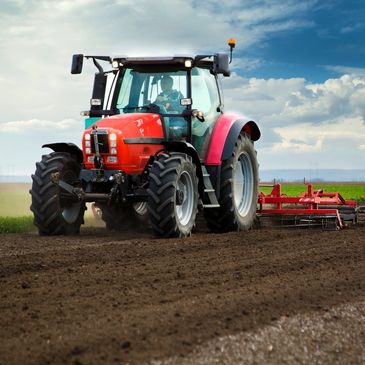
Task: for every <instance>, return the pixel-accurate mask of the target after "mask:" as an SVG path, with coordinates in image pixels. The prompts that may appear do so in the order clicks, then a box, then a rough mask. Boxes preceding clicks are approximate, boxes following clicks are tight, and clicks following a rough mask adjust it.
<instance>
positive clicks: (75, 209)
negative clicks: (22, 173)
mask: <svg viewBox="0 0 365 365" xmlns="http://www.w3.org/2000/svg"><path fill="white" fill-rule="evenodd" d="M80 168H81V167H80V164H79V163H78V162H77V161H76V160H75V159H74V158H73V157H72V156H71V155H70V154H69V153H66V152H53V153H51V154H49V155H45V156H42V160H41V161H40V162H37V163H36V171H35V174H34V175H32V179H33V184H32V189H31V190H30V194H31V195H32V205H31V207H30V209H31V210H32V211H33V214H34V224H35V225H36V226H37V227H38V231H39V234H41V235H59V234H76V233H79V231H80V226H81V224H82V223H84V220H83V217H84V211H85V209H86V207H85V204H84V203H82V202H78V201H75V200H74V199H73V198H72V197H70V195H69V194H67V193H64V192H63V191H62V190H61V188H60V187H59V186H58V185H56V184H55V183H53V181H52V174H53V173H55V172H58V173H59V177H60V179H61V180H63V181H65V182H66V183H68V184H71V185H73V186H77V185H78V184H79V173H80Z"/></svg>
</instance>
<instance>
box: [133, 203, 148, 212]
mask: <svg viewBox="0 0 365 365" xmlns="http://www.w3.org/2000/svg"><path fill="white" fill-rule="evenodd" d="M133 209H134V211H135V212H136V213H137V214H138V215H145V214H146V213H147V202H138V203H134V204H133Z"/></svg>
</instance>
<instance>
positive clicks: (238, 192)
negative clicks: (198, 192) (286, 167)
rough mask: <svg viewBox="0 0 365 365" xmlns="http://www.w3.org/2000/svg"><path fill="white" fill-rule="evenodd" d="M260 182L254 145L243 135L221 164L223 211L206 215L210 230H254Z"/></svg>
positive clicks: (221, 207)
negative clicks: (252, 228)
mask: <svg viewBox="0 0 365 365" xmlns="http://www.w3.org/2000/svg"><path fill="white" fill-rule="evenodd" d="M258 180H259V178H258V163H257V157H256V151H255V149H254V146H253V143H252V141H251V140H250V139H249V138H248V137H247V136H245V135H240V136H239V137H238V139H237V142H236V145H235V148H234V151H233V153H232V156H231V157H230V158H228V159H227V160H225V161H223V162H222V167H221V180H220V198H219V203H220V208H214V209H206V210H205V211H204V214H205V218H206V220H207V225H208V227H209V228H210V229H211V230H213V231H217V232H226V231H233V230H247V229H249V228H251V227H252V226H253V224H254V222H255V219H256V209H257V198H258Z"/></svg>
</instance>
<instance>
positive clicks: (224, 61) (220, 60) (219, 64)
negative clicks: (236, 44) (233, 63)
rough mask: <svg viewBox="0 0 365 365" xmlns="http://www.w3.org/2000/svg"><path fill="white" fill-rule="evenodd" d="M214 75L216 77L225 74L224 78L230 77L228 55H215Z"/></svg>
mask: <svg viewBox="0 0 365 365" xmlns="http://www.w3.org/2000/svg"><path fill="white" fill-rule="evenodd" d="M213 73H214V74H215V75H218V74H223V76H230V75H231V71H229V60H228V55H227V54H226V53H216V54H215V55H214V63H213Z"/></svg>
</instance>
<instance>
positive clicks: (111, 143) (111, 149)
mask: <svg viewBox="0 0 365 365" xmlns="http://www.w3.org/2000/svg"><path fill="white" fill-rule="evenodd" d="M95 134H96V135H95ZM163 140H164V132H163V125H162V122H161V119H160V116H159V115H158V114H151V113H131V114H118V115H114V116H111V117H107V118H104V119H101V120H99V121H97V122H95V123H94V124H93V125H92V126H91V127H89V128H88V129H86V130H85V132H84V135H83V138H82V148H83V157H84V163H85V168H87V169H93V168H95V163H94V158H95V156H96V155H97V153H99V154H100V156H101V158H102V160H103V168H105V169H109V170H123V171H124V172H126V173H127V174H140V173H141V172H142V171H143V169H144V168H145V166H146V164H147V162H148V160H149V159H150V157H151V156H153V155H154V154H155V153H156V152H157V151H159V150H161V149H162V148H163V146H162V145H161V143H162V142H163ZM96 141H97V143H96Z"/></svg>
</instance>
